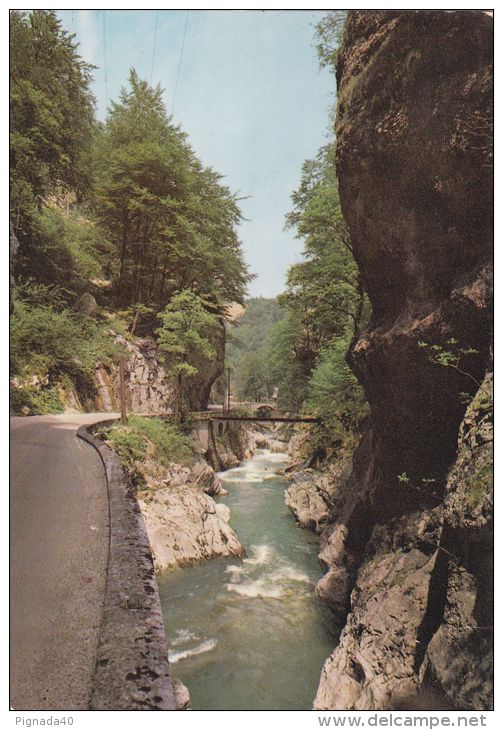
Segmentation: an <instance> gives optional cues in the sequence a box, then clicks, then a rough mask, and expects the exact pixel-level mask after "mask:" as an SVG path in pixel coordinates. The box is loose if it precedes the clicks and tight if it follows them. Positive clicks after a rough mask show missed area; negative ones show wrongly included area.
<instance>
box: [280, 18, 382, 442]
mask: <svg viewBox="0 0 503 730" xmlns="http://www.w3.org/2000/svg"><path fill="white" fill-rule="evenodd" d="M344 23H345V14H344V13H340V12H339V11H334V12H332V13H329V14H328V15H327V16H326V18H325V19H324V20H322V21H321V22H320V23H319V24H318V26H317V29H316V35H317V40H318V53H319V56H320V62H321V64H322V65H327V66H331V67H332V68H333V67H334V66H335V62H336V56H337V49H338V45H339V43H340V38H341V34H342V32H343V28H344ZM292 203H293V207H292V211H291V212H290V213H289V214H288V215H287V217H286V223H287V226H289V227H292V228H295V230H296V233H297V237H299V238H301V239H302V240H303V241H304V252H303V254H304V260H303V261H302V262H301V263H298V264H295V265H293V266H292V267H290V270H289V272H288V277H287V285H286V290H285V292H284V293H283V294H281V295H280V296H279V297H278V300H279V303H280V304H281V306H282V307H283V308H284V310H285V318H284V320H282V321H281V322H280V323H279V324H278V326H277V329H276V332H275V337H274V343H273V346H272V348H271V362H272V368H273V373H274V380H275V384H276V385H277V386H279V397H278V400H279V404H280V406H282V407H283V408H285V409H287V410H292V411H299V410H302V409H303V410H304V411H307V412H309V413H311V414H314V415H317V416H318V417H319V418H320V425H319V426H318V427H316V429H315V430H314V432H313V444H314V446H315V447H316V448H317V449H321V450H325V451H327V450H328V449H330V448H333V447H338V448H347V449H348V450H349V449H351V448H352V447H353V446H354V443H355V439H356V436H357V434H358V432H359V430H360V428H361V424H362V422H363V420H364V418H365V416H366V413H367V405H366V402H365V398H364V395H363V391H362V389H361V387H360V386H359V384H358V382H357V380H356V378H355V377H354V375H353V374H352V372H351V370H350V369H349V367H348V365H347V363H346V359H345V355H346V353H347V350H348V347H349V345H350V342H351V340H352V338H353V337H354V336H355V335H356V334H357V333H358V331H359V330H360V328H361V327H362V326H363V325H364V324H365V321H366V319H367V318H368V316H369V309H370V307H369V302H368V299H367V297H366V295H365V292H364V291H363V287H362V283H361V280H360V277H359V273H358V268H357V266H356V263H355V261H354V258H353V252H352V248H351V241H350V239H349V236H348V232H347V229H346V225H345V221H344V217H343V215H342V211H341V207H340V202H339V193H338V184H337V175H336V168H335V140H332V141H330V142H329V143H328V144H327V145H326V146H324V147H322V148H321V149H320V151H319V153H318V155H317V156H316V158H315V159H314V160H306V161H305V162H304V165H303V168H302V177H301V181H300V185H299V187H298V189H297V190H296V191H295V192H294V193H293V194H292Z"/></svg>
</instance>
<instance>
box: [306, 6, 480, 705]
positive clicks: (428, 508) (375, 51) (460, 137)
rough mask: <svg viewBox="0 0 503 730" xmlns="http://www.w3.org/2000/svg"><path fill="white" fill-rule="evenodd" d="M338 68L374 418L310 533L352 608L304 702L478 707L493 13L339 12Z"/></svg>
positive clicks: (357, 360)
mask: <svg viewBox="0 0 503 730" xmlns="http://www.w3.org/2000/svg"><path fill="white" fill-rule="evenodd" d="M337 79H338V113H337V122H336V134H337V169H338V178H339V192H340V198H341V205H342V209H343V212H344V216H345V218H346V221H347V224H348V228H349V232H350V237H351V242H352V246H353V250H354V256H355V259H356V262H357V264H358V267H359V270H360V273H361V278H362V281H363V284H364V286H365V289H366V291H367V292H368V295H369V298H370V301H371V304H372V312H373V313H372V317H371V319H370V321H369V323H368V325H367V326H366V328H365V329H364V330H363V331H362V332H361V333H360V334H359V335H358V336H357V337H356V338H355V340H354V342H353V343H352V346H351V349H350V353H349V362H350V364H351V366H352V368H353V370H354V372H355V373H356V375H357V377H358V379H359V381H360V382H361V383H362V385H363V387H364V389H365V393H366V396H367V399H368V402H369V405H370V410H371V416H370V419H369V426H368V428H367V431H366V433H365V435H364V437H363V439H362V442H361V444H360V446H359V447H358V449H357V451H356V452H355V454H354V458H353V471H352V474H351V476H350V478H349V480H348V482H347V486H346V487H345V488H344V490H343V492H344V493H343V494H341V498H340V499H339V502H338V504H337V508H336V509H335V510H334V513H333V521H332V524H331V525H330V526H329V527H328V528H326V530H325V533H324V535H322V540H324V542H325V544H326V545H329V546H331V551H330V565H331V566H332V570H333V571H335V575H334V581H335V583H334V586H333V588H332V595H333V594H334V591H335V594H336V595H335V602H336V604H337V605H338V606H339V610H340V615H341V616H343V615H344V607H345V606H346V608H349V615H348V617H347V621H346V626H345V629H344V631H343V634H342V637H341V642H340V645H339V646H338V647H337V648H336V650H335V652H334V654H333V655H332V656H331V657H330V659H329V660H327V663H326V665H325V667H324V670H323V673H322V678H321V683H320V688H319V692H318V695H317V698H316V703H315V706H316V707H317V708H320V709H392V708H393V707H402V708H404V707H409V708H413V707H416V706H419V705H418V704H417V703H418V702H419V703H420V702H421V700H420V695H421V693H422V692H425V691H426V688H429V689H428V691H429V692H430V691H434V692H435V693H437V695H436V696H438V697H440V698H441V702H443V703H444V705H445V704H447V705H448V706H456V707H460V708H465V709H478V710H481V709H487V708H489V707H490V706H491V701H492V700H491V676H490V675H491V657H490V651H491V629H492V616H491V598H490V595H491V575H492V572H491V566H490V558H491V554H492V553H491V539H492V538H491V534H492V533H491V507H490V492H491V475H492V467H491V463H492V462H491V453H492V452H491V449H492V439H491V433H490V424H489V421H490V413H489V410H490V399H491V395H490V391H491V381H490V376H486V372H487V371H488V370H490V369H491V352H490V348H491V321H490V320H491V301H492V300H491V282H492V278H491V271H492V269H491V265H492V170H491V162H492V148H491V139H492V107H491V104H492V19H491V18H490V17H489V16H488V15H487V14H485V13H482V12H478V11H472V12H443V11H440V12H437V11H431V12H430V11H427V12H426V11H410V12H397V11H383V12H381V11H353V12H350V13H349V19H348V25H347V29H346V32H345V38H344V43H343V47H342V49H341V52H340V54H339V59H338V67H337ZM481 384H482V385H481ZM474 397H475V400H473V401H472V399H473V398H474ZM470 401H472V402H471V405H470V406H469V407H468V411H467V403H470ZM463 419H464V420H463ZM460 424H461V429H460ZM453 464H454V465H453ZM351 589H352V593H351V598H350V604H349V597H350V592H351ZM439 701H440V700H439ZM423 709H424V707H423Z"/></svg>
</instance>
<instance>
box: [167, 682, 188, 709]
mask: <svg viewBox="0 0 503 730" xmlns="http://www.w3.org/2000/svg"><path fill="white" fill-rule="evenodd" d="M171 683H172V685H173V695H174V697H175V703H176V709H177V710H191V709H192V708H191V706H190V694H189V690H188V689H187V687H186V686H185V685H184V684H183V682H182V681H181V680H180V679H177V678H176V677H172V678H171Z"/></svg>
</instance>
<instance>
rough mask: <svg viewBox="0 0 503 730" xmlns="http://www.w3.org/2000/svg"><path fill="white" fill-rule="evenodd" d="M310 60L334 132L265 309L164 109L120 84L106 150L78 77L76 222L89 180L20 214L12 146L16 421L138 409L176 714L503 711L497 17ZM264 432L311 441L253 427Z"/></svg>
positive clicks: (341, 18) (339, 41) (408, 17)
mask: <svg viewBox="0 0 503 730" xmlns="http://www.w3.org/2000/svg"><path fill="white" fill-rule="evenodd" d="M41 12H46V13H49V11H41ZM146 12H148V11H146ZM13 17H14V26H15V27H14V32H15V33H16V34H17V35H16V37H17V38H18V39H19V46H20V48H19V50H18V52H17V56H16V58H17V61H16V64H15V69H16V74H17V73H19V74H20V75H21V76H22V74H23V73H24V74H25V76H26V77H27V78H28V77H29V79H30V82H29V83H33V84H34V88H36V89H38V86H37V84H40V83H41V82H40V79H39V78H38V75H37V74H33V78H32V77H31V76H30V74H29V73H28V72H27V71H26V69H25V67H24V61H23V58H22V53H21V48H22V43H21V41H22V42H23V43H24V42H26V43H28V42H27V41H26V38H27V34H28V30H27V28H28V25H29V24H28V23H27V20H26V16H25V15H23V14H20V15H19V16H18V15H14V16H13ZM36 17H37V18H38V22H41V23H47V24H48V27H51V28H53V31H54V33H55V36H58V33H60V31H58V30H54V26H53V25H52V23H53V21H54V18H53V17H52V16H50V13H49V15H47V16H36ZM30 28H32V32H35V31H33V28H35V30H36V23H35V22H33V23H31V25H30ZM42 35H43V34H42ZM35 36H36V33H35ZM58 37H59V36H58ZM61 38H63V36H61ZM60 40H61V39H60ZM316 40H317V43H318V46H317V49H318V54H319V57H320V62H321V65H322V66H326V67H329V68H330V69H332V70H333V71H334V74H335V78H336V80H337V96H336V107H334V110H333V112H334V129H333V134H332V136H330V137H329V138H328V141H327V143H326V144H325V145H324V146H323V147H322V148H321V149H320V150H319V152H318V154H317V155H316V156H315V157H314V158H313V159H308V160H306V161H305V162H304V165H303V167H302V174H301V178H300V183H299V185H298V188H297V189H296V190H295V191H294V192H293V193H292V210H291V211H290V213H288V214H287V216H286V223H287V226H288V227H290V228H293V229H295V233H296V235H297V236H298V237H299V238H300V239H302V241H303V244H304V250H303V254H302V258H301V259H299V260H298V261H297V262H296V263H293V264H292V265H291V267H290V269H289V271H288V274H287V277H286V284H285V290H284V291H283V293H282V294H280V295H279V296H278V297H277V298H275V299H266V298H262V297H254V298H249V297H248V298H247V295H246V287H247V284H248V283H249V282H250V280H251V278H252V276H251V275H250V273H249V271H248V269H247V266H246V265H245V263H244V259H243V256H242V251H241V248H240V242H239V239H238V234H237V228H236V227H237V225H238V224H239V222H240V221H241V213H240V210H239V208H238V205H237V200H238V198H236V196H235V194H233V193H231V192H230V190H229V189H228V188H227V187H226V186H225V185H223V184H222V183H221V179H220V176H218V175H217V174H216V173H214V172H213V171H212V170H211V169H210V168H204V167H203V166H202V163H200V162H199V160H198V159H197V158H196V157H195V154H194V153H193V151H192V150H191V148H190V147H189V145H188V143H187V141H186V135H185V134H184V133H182V132H181V130H180V128H179V127H177V126H175V124H174V122H173V121H172V117H170V116H169V115H168V113H167V111H166V108H165V106H164V104H163V101H162V98H161V90H160V87H159V88H158V89H157V90H156V89H154V88H153V87H152V86H151V85H149V84H148V83H147V82H146V81H142V80H141V79H140V78H139V77H138V75H137V74H136V72H135V71H134V70H133V71H132V72H131V74H130V80H129V87H128V89H127V90H123V92H122V95H121V96H120V99H119V101H118V102H117V103H114V105H113V106H112V108H111V111H110V113H109V116H108V117H107V122H106V124H104V125H101V126H100V125H96V129H94V127H93V124H94V122H93V119H92V112H91V107H92V102H91V99H90V97H89V95H88V93H89V92H88V89H87V86H86V84H87V82H86V81H85V79H86V78H87V76H86V74H88V73H89V70H85V69H84V67H79V63H81V62H80V61H77V60H75V59H74V60H73V61H72V63H74V64H76V66H75V68H80V71H81V72H82V74H83V76H82V79H81V81H82V83H81V84H80V86H81V87H82V88H80V92H79V93H81V94H82V95H83V100H81V101H82V105H83V106H82V109H83V110H85V111H86V115H87V116H86V115H84V114H83V111H82V109H81V115H80V118H81V122H82V124H84V123H85V124H84V126H85V130H84V131H86V130H87V129H88V127H89V129H91V128H93V129H94V131H93V133H92V134H93V135H95V139H94V137H93V139H94V143H93V144H94V147H93V150H92V151H91V152H89V154H90V158H89V159H90V160H92V161H93V164H92V165H91V163H89V169H91V168H92V169H93V170H94V173H93V174H95V175H96V179H95V180H94V181H93V183H92V185H91V183H89V187H88V189H87V192H86V191H84V192H82V191H81V190H80V187H79V186H80V185H82V186H84V187H85V185H84V182H83V180H84V177H85V176H84V174H83V173H82V176H81V177H82V180H81V179H80V177H79V176H77V177H78V185H77V182H76V181H75V180H74V179H73V177H72V176H69V178H68V180H67V181H66V183H65V184H67V185H68V186H69V187H70V189H71V194H69V197H67V198H63V199H60V198H58V196H57V195H56V192H57V193H58V195H59V194H60V191H59V187H60V186H61V185H63V183H64V181H62V180H61V175H63V172H62V170H63V169H66V167H65V166H64V165H63V167H61V165H56V168H55V170H54V171H52V172H51V175H52V177H51V175H49V172H50V170H49V168H46V167H45V166H44V165H42V163H41V168H40V170H41V172H40V175H39V177H40V179H38V178H37V180H38V183H37V180H35V179H34V180H31V178H30V182H29V184H28V183H27V182H26V180H27V179H28V177H27V176H28V173H29V171H27V167H26V164H25V163H26V160H25V158H24V156H23V155H24V154H25V153H26V150H27V149H29V145H27V144H25V143H22V139H24V138H22V135H21V136H18V137H16V136H15V137H14V143H15V152H16V154H14V168H13V169H14V172H15V174H14V180H15V185H14V193H13V201H14V202H13V211H14V212H13V213H12V219H13V221H15V222H16V225H15V227H14V226H13V228H12V236H11V255H12V259H11V267H12V268H11V275H12V319H11V340H12V343H11V350H12V368H11V388H12V402H11V403H12V405H11V407H12V411H13V413H14V414H16V415H18V416H23V417H26V418H29V417H31V416H32V415H40V414H45V413H53V412H61V413H62V412H63V411H64V412H66V413H69V412H71V413H79V414H80V412H82V411H83V412H88V413H95V415H96V421H98V420H99V419H98V415H99V414H103V413H109V414H110V413H113V412H116V411H119V409H120V406H121V391H122V393H123V394H124V392H125V401H124V402H123V404H122V405H123V407H124V411H128V412H129V415H128V416H127V418H128V420H127V422H123V423H119V422H118V419H116V421H117V422H116V423H113V424H111V423H107V424H105V425H104V426H102V428H101V431H100V432H99V436H100V438H101V439H102V440H104V441H106V442H107V444H108V445H109V446H110V447H111V448H112V449H114V450H115V452H116V454H117V455H118V456H119V457H120V459H121V461H122V472H120V473H121V477H120V479H122V482H121V485H122V487H123V491H124V493H125V494H126V495H127V498H128V499H129V502H130V508H131V509H132V510H133V511H134V519H135V520H139V521H141V522H142V525H144V528H145V535H146V537H145V540H147V538H148V540H147V541H148V542H149V543H150V548H149V550H146V552H145V555H143V556H142V557H143V559H144V561H146V562H147V563H148V564H149V567H148V570H149V571H150V580H151V582H150V583H149V585H148V590H149V591H150V592H152V591H153V593H154V594H155V595H154V599H155V600H154V599H152V600H153V601H154V603H156V601H157V603H156V605H157V604H158V602H159V601H158V599H159V596H157V593H156V588H155V587H154V588H152V585H155V579H154V568H155V574H156V576H157V587H158V590H159V595H160V598H161V602H162V607H163V614H164V622H165V629H166V640H167V643H168V650H167V652H165V653H166V657H167V656H168V655H169V659H170V662H171V669H170V672H171V673H172V675H174V676H175V677H176V680H174V687H175V695H176V696H177V698H178V699H177V702H178V709H188V708H189V707H190V705H192V708H193V709H195V710H202V709H213V710H228V709H242V710H244V709H246V710H259V709H268V710H291V709H295V710H309V709H313V708H314V709H315V710H317V711H319V712H322V711H329V710H340V711H360V710H365V711H368V710H375V711H381V710H391V711H393V710H423V709H425V710H437V709H438V710H463V711H475V710H479V711H488V710H491V709H492V707H493V623H494V606H493V512H492V509H493V425H492V423H493V402H492V401H493V330H492V328H493V321H492V315H493V291H492V287H493V279H492V276H493V172H492V155H493V152H492V119H493V108H492V104H493V70H492V62H493V59H492V55H493V21H492V17H491V15H490V13H489V12H486V11H433V10H431V11H423V10H421V11H395V10H351V11H347V12H346V11H344V12H341V11H333V12H331V13H329V14H328V15H327V16H326V17H325V18H324V19H323V20H322V21H320V23H319V24H318V26H317V30H316ZM32 42H33V44H34V45H35V46H36V44H37V43H39V42H41V41H40V39H38V40H37V37H35V40H33V41H32ZM65 42H66V41H65ZM63 55H64V54H63ZM18 56H19V58H18ZM23 78H24V77H23ZM65 78H66V77H65ZM72 78H73V77H72ZM79 78H80V77H79ZM26 84H28V81H26ZM26 88H27V87H26ZM23 89H25V87H23ZM25 91H26V89H25ZM18 93H19V94H21V97H19V98H18V96H17V95H18ZM23 93H24V92H23ZM37 93H38V92H37ZM14 97H15V98H14V100H13V105H14V109H15V110H17V112H16V114H17V116H16V114H15V115H14V116H15V123H16V124H17V125H18V126H19V128H20V129H21V131H22V132H23V134H26V136H27V138H30V135H32V133H33V130H31V128H25V126H26V125H25V126H23V124H24V121H23V120H24V119H25V117H24V116H23V114H21V112H20V111H19V110H20V109H24V106H23V104H24V101H26V100H24V101H23V99H24V97H22V92H21V91H19V92H18V90H17V87H16V91H15V94H14ZM30 98H31V97H30ZM64 98H65V100H66V99H67V97H66V95H65V97H64ZM20 99H21V100H20ZM65 103H66V102H65ZM18 112H19V113H18ZM18 117H19V118H18ZM77 117H78V115H76V117H75V118H73V117H72V119H73V121H72V120H70V121H72V124H74V125H76V126H77V127H78V126H79V124H80V122H79V121H78V119H77ZM138 119H141V123H140V124H139V123H138ZM42 121H43V120H42ZM70 121H69V124H70ZM40 123H42V122H40ZM79 128H80V127H79ZM51 129H52V127H51ZM81 131H82V130H81ZM86 133H87V132H86ZM20 134H21V133H20ZM79 134H80V133H79ZM89 134H91V133H90V132H89ZM74 137H75V139H77V135H76V133H75V135H74ZM78 138H79V139H80V137H78ZM20 140H21V141H20ZM26 154H28V153H26ZM80 154H84V152H83V150H79V151H76V153H75V165H77V163H78V160H79V159H80V157H79V155H80ZM86 154H87V153H86ZM40 159H41V160H43V159H45V157H44V155H42V153H40ZM72 159H73V158H72ZM65 164H66V163H65ZM93 165H94V166H93ZM44 171H45V172H44ZM86 171H87V167H86ZM42 173H44V174H47V175H49V178H50V179H47V180H45V178H44V184H43V185H42V178H43V174H42ZM89 174H90V173H89ZM86 175H87V172H86ZM16 176H17V177H16ZM65 180H66V178H65ZM20 181H21V182H20ZM37 184H39V185H40V189H39V188H37ZM72 186H73V187H72ZM30 191H31V192H30ZM48 191H50V192H51V195H49V192H48ZM54 191H56V192H54ZM53 193H54V194H53ZM30 195H33V200H32V198H30ZM37 196H38V197H37ZM44 196H45V197H44ZM35 200H45V201H46V202H45V203H44V204H43V205H42V204H40V205H41V207H40V208H37V205H38V203H37V205H35V203H34V201H35ZM61 200H64V202H65V205H63V203H62V202H61ZM69 201H70V202H69ZM44 206H45V207H44ZM65 206H66V207H65ZM37 246H38V247H37ZM44 262H45V263H44ZM65 262H66V263H65ZM68 262H71V264H70V263H68ZM49 264H50V265H49ZM65 267H67V269H68V275H67V274H66V273H65V274H63V273H62V272H65V271H66V269H65ZM120 362H122V363H125V364H124V370H125V382H124V383H123V384H122V386H123V387H121V377H120V372H121V366H120V364H119V363H120ZM264 408H265V409H266V411H267V413H268V414H269V416H270V417H271V419H272V420H274V416H273V415H271V414H274V413H276V415H277V414H282V416H284V417H285V418H288V417H289V416H290V417H291V418H293V417H295V416H304V420H310V421H311V423H309V424H306V423H304V424H302V425H301V424H296V425H293V424H289V425H286V424H284V423H283V424H281V425H279V424H276V425H274V424H268V428H269V426H270V429H271V430H267V429H266V428H265V427H264V426H263V425H257V423H255V424H254V425H250V424H249V423H248V422H246V421H245V422H240V421H239V418H242V419H243V418H248V419H253V418H254V417H255V419H256V418H257V417H258V415H259V413H260V412H261V409H262V410H263V409H264ZM216 415H219V416H220V417H221V420H220V421H219V420H218V418H217V417H216ZM212 416H213V420H212ZM225 417H226V418H228V419H230V420H228V421H224V420H223V418H225ZM233 418H234V421H233V420H232V419H233ZM16 420H17V421H21V420H22V419H16ZM123 420H124V421H125V420H126V419H125V418H123ZM243 423H244V425H243ZM53 428H54V430H55V431H56V430H57V427H56V426H53ZM20 433H21V430H19V434H20ZM56 437H57V434H56V435H55V436H54V439H55V440H56ZM19 440H21V437H19ZM75 458H77V457H75ZM115 458H117V457H115ZM119 471H120V469H119ZM116 474H117V472H116ZM131 505H132V507H131ZM91 529H92V528H91ZM142 529H143V528H142ZM90 539H91V538H90ZM124 542H125V543H128V539H127V536H124ZM142 544H143V543H142ZM149 561H150V562H149ZM105 562H106V561H105V560H103V563H105ZM143 590H144V588H143V587H140V588H139V592H140V593H141V591H143ZM145 590H147V589H145ZM126 604H127V600H126ZM131 610H134V606H133V607H132V609H131ZM156 610H158V609H156ZM158 613H159V616H157V619H159V618H160V611H159V610H158ZM157 628H158V629H159V626H157ZM109 633H110V635H113V631H111V629H110V627H109ZM158 633H159V632H158ZM161 633H162V631H161ZM157 638H159V637H158V636H157ZM146 651H148V648H147V650H146ZM162 651H163V650H162ZM162 651H161V654H162ZM103 671H105V670H103ZM163 671H164V670H163ZM166 672H167V670H166ZM130 674H131V672H130ZM163 676H165V674H163ZM121 681H123V678H119V682H118V685H119V686H120V683H121ZM145 681H146V683H147V684H145V686H147V685H148V680H145ZM184 685H186V687H187V688H188V691H187V689H186V688H185V687H184ZM147 690H148V686H147ZM147 690H145V692H147ZM189 693H190V699H189ZM119 694H120V692H119ZM151 694H152V693H151ZM135 701H136V700H135ZM149 701H150V700H149ZM149 701H147V700H144V701H143V700H141V701H140V700H138V703H139V705H141V702H144V704H145V705H148V702H149ZM136 709H152V707H151V706H150V705H148V706H145V707H137V708H136Z"/></svg>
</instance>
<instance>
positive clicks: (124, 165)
mask: <svg viewBox="0 0 503 730" xmlns="http://www.w3.org/2000/svg"><path fill="white" fill-rule="evenodd" d="M162 93H163V92H162V89H161V88H160V87H159V86H157V87H156V88H152V87H151V86H150V85H149V84H148V83H147V82H146V81H143V80H141V79H139V77H138V75H137V74H136V72H135V71H134V69H133V70H132V71H131V73H130V78H129V89H123V90H122V92H121V95H120V98H119V101H118V102H114V103H113V104H112V106H111V109H110V113H109V116H108V119H107V123H106V125H105V129H104V131H103V134H102V135H101V136H100V137H99V139H98V142H97V145H96V160H97V171H98V185H97V191H96V210H97V213H98V216H99V218H100V220H101V222H102V225H103V226H105V227H106V228H107V230H108V231H109V235H110V239H111V240H112V241H113V242H114V245H115V252H116V254H115V261H114V262H113V279H114V283H115V292H116V299H117V302H118V303H119V304H120V305H121V306H130V305H136V304H139V303H141V304H145V305H153V304H155V305H157V308H158V310H160V309H162V308H163V307H164V306H165V305H166V303H167V302H168V301H169V299H170V297H171V296H172V295H173V294H174V292H176V291H180V290H182V289H187V288H189V289H192V290H193V291H197V292H198V293H199V294H200V295H201V296H203V297H204V298H205V299H206V300H207V301H210V302H212V303H213V304H214V305H215V306H216V307H220V308H223V306H224V305H225V304H226V303H228V302H231V301H238V302H239V301H242V299H243V295H244V292H245V288H246V284H247V282H248V281H249V279H250V277H249V275H248V273H247V271H246V266H245V263H244V260H243V256H242V252H241V248H240V243H239V239H238V237H237V233H236V226H237V224H238V223H239V221H240V220H241V213H240V211H239V208H238V206H237V202H236V199H235V196H233V195H232V194H231V192H230V191H229V190H228V188H226V187H225V186H223V185H221V183H220V176H219V175H218V174H217V173H215V172H214V171H212V170H211V169H209V168H204V167H203V166H202V165H201V163H200V162H199V160H198V159H197V158H196V156H195V155H194V153H193V151H192V149H191V148H190V146H189V145H188V144H187V141H186V136H185V135H184V134H183V132H181V131H180V129H179V128H178V127H175V126H174V125H173V124H172V123H171V122H170V120H169V119H168V116H167V113H166V110H165V107H164V104H163V101H162ZM222 311H223V310H222Z"/></svg>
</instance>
